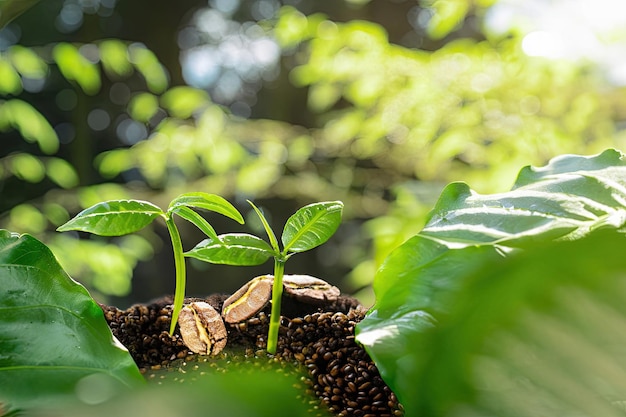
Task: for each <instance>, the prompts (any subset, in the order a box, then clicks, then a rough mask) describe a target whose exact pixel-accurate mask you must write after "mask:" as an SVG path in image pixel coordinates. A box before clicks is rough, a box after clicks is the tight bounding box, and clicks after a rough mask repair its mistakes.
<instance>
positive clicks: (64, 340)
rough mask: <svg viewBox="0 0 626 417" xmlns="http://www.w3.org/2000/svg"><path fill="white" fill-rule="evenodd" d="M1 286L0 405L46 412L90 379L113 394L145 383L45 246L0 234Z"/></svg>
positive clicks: (94, 307)
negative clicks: (42, 408)
mask: <svg viewBox="0 0 626 417" xmlns="http://www.w3.org/2000/svg"><path fill="white" fill-rule="evenodd" d="M0 287H1V288H2V291H0V352H1V354H0V386H1V387H2V389H1V390H0V402H2V403H5V404H7V403H8V404H10V405H11V406H13V407H19V408H25V407H34V406H44V405H45V406H48V405H50V404H51V402H53V401H55V400H59V399H60V397H64V398H65V397H72V396H73V395H74V392H75V391H74V388H75V386H76V384H77V383H79V381H81V380H82V379H83V378H85V377H90V376H91V375H93V374H97V375H101V376H102V378H104V379H107V380H108V381H109V383H112V384H113V385H114V386H115V387H116V389H118V390H120V389H126V388H127V387H133V386H137V385H140V384H142V382H143V377H142V376H141V374H140V373H139V370H138V369H137V366H136V365H135V363H134V362H133V360H132V358H131V357H130V355H129V354H128V351H126V350H125V349H124V348H122V347H121V345H120V344H119V342H117V341H116V340H115V339H114V338H113V336H112V335H111V332H110V330H109V328H108V326H107V323H106V321H105V320H104V315H103V313H102V310H101V309H100V307H99V306H98V304H97V303H96V302H95V301H94V300H93V299H92V298H91V297H90V296H89V294H88V293H87V290H85V288H84V287H83V286H81V285H80V284H78V283H76V282H75V281H73V280H72V279H71V278H70V277H69V276H68V275H67V274H66V273H65V272H64V271H63V269H61V267H60V266H59V264H58V263H57V261H56V259H55V257H54V255H53V254H52V252H50V250H49V249H48V248H47V247H46V246H45V245H44V244H43V243H41V242H39V241H38V240H36V239H35V238H33V237H31V236H29V235H22V236H18V235H17V234H12V233H9V232H7V231H6V230H0Z"/></svg>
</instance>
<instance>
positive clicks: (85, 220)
mask: <svg viewBox="0 0 626 417" xmlns="http://www.w3.org/2000/svg"><path fill="white" fill-rule="evenodd" d="M164 215H165V213H163V211H162V210H161V209H160V208H159V207H157V206H155V205H154V204H152V203H149V202H147V201H139V200H110V201H104V202H102V203H98V204H96V205H94V206H91V207H89V208H87V209H85V210H83V211H81V212H80V213H78V214H77V215H76V217H74V218H73V219H71V220H70V221H69V222H67V223H65V224H63V225H61V226H59V228H58V229H57V230H58V231H59V232H67V231H69V230H79V231H81V232H89V233H93V234H96V235H99V236H122V235H127V234H129V233H133V232H136V231H138V230H141V229H143V228H144V227H145V226H147V225H149V224H150V223H152V221H153V220H154V219H155V218H156V217H158V216H164Z"/></svg>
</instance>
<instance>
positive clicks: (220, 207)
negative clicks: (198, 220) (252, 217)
mask: <svg viewBox="0 0 626 417" xmlns="http://www.w3.org/2000/svg"><path fill="white" fill-rule="evenodd" d="M181 206H185V207H195V208H201V209H204V210H209V211H214V212H216V213H219V214H222V215H224V216H226V217H228V218H231V219H233V220H235V221H236V222H238V223H239V224H243V223H244V220H243V216H242V215H241V213H239V211H238V210H237V209H236V208H235V207H234V206H233V205H232V204H230V203H229V202H228V201H227V200H226V199H224V198H223V197H220V196H218V195H215V194H208V193H186V194H181V195H179V196H178V197H176V198H175V199H174V200H172V202H171V203H170V206H169V208H168V212H171V211H172V210H175V209H176V208H178V207H181Z"/></svg>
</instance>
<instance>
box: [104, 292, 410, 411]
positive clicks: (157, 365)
mask: <svg viewBox="0 0 626 417" xmlns="http://www.w3.org/2000/svg"><path fill="white" fill-rule="evenodd" d="M227 297H228V296H227V295H212V296H209V297H207V298H206V299H198V298H189V299H186V300H185V303H190V302H193V301H204V302H207V303H209V304H211V306H213V307H214V308H215V309H216V310H218V311H221V309H222V305H223V303H224V300H225V299H226V298H227ZM101 307H102V309H103V311H104V313H105V317H106V320H107V322H108V323H109V326H110V328H111V330H112V332H113V334H114V335H115V337H117V338H118V339H119V341H120V342H121V343H122V344H123V345H124V346H126V348H127V349H128V350H129V352H130V354H131V356H132V357H133V359H134V360H135V362H136V363H137V366H138V367H139V368H140V370H141V371H142V373H144V375H145V376H146V378H147V379H149V380H154V379H157V380H158V379H159V378H164V375H163V372H174V373H178V374H179V375H180V376H174V379H176V378H179V379H180V380H181V381H182V380H184V379H185V378H187V379H189V378H193V376H192V375H190V373H189V372H187V371H182V372H181V371H180V370H181V369H183V368H184V369H188V368H187V367H189V366H191V368H192V369H200V370H201V372H208V371H211V369H212V370H217V371H228V369H232V368H233V367H241V366H255V367H265V366H280V367H281V369H282V370H283V371H284V372H285V373H296V374H297V373H299V372H302V375H303V377H302V378H300V380H301V382H302V387H301V388H302V389H303V392H305V393H306V394H308V395H305V396H303V398H305V397H306V398H314V400H313V401H311V400H308V401H309V402H310V403H311V404H310V406H311V409H312V410H315V409H326V410H329V411H330V412H331V414H332V415H336V416H363V417H373V416H387V417H391V416H402V415H403V414H404V412H403V409H402V405H401V404H400V403H399V402H398V399H397V398H396V396H395V394H394V393H393V392H392V391H391V390H390V389H389V387H388V386H387V385H386V384H385V382H384V381H383V380H382V378H381V377H380V374H379V372H378V369H377V368H376V366H375V365H374V363H373V361H372V360H371V359H370V357H369V355H368V354H367V352H365V350H364V349H363V348H362V347H361V346H360V345H358V344H357V343H356V342H355V340H354V327H355V325H356V324H357V323H358V322H359V321H360V320H361V319H362V318H363V316H364V313H365V310H364V309H363V308H362V307H361V306H360V305H359V303H358V301H357V300H356V299H354V298H351V297H345V296H341V297H339V298H338V299H337V300H334V301H329V302H328V303H326V304H325V305H323V306H319V305H317V306H313V305H309V304H305V303H302V302H300V301H298V300H294V299H292V298H289V297H284V298H283V301H282V313H283V318H282V321H281V328H280V332H279V339H278V348H277V352H276V354H275V355H269V354H267V353H266V352H265V350H264V349H265V347H266V336H267V331H268V328H269V306H268V307H267V308H266V309H265V310H263V311H261V312H260V313H259V314H257V315H256V316H254V317H252V318H250V319H248V320H247V321H245V322H243V323H238V324H233V325H228V324H227V325H226V327H227V330H228V342H227V345H226V348H225V349H224V351H223V352H222V353H221V354H220V355H218V357H217V358H207V357H202V356H199V355H195V354H193V352H190V351H189V349H187V347H186V346H185V345H184V343H183V341H182V338H181V336H180V333H179V331H178V329H177V330H176V331H175V333H174V335H173V336H170V335H169V333H168V331H169V326H170V320H171V315H172V299H171V298H170V297H165V298H163V299H159V300H156V301H154V302H152V303H149V304H145V305H144V304H141V305H134V306H132V307H130V308H128V309H126V310H120V309H117V308H115V307H111V306H106V305H102V306H101ZM201 372H200V373H201Z"/></svg>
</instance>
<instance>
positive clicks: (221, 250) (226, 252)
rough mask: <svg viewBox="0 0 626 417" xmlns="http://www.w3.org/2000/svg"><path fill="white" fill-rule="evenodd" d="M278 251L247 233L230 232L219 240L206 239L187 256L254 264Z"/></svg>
mask: <svg viewBox="0 0 626 417" xmlns="http://www.w3.org/2000/svg"><path fill="white" fill-rule="evenodd" d="M276 255H277V253H276V252H275V251H274V250H272V247H271V246H270V245H268V244H267V242H266V241H264V240H263V239H260V238H258V237H256V236H253V235H249V234H245V233H228V234H224V235H220V236H219V241H215V240H211V239H205V240H203V241H202V242H200V243H198V244H197V245H196V247H194V248H193V249H192V250H190V251H189V252H185V256H188V257H190V258H196V259H200V260H201V261H205V262H210V263H214V264H225V265H240V266H253V265H261V264H262V263H265V262H266V261H267V260H268V259H270V258H271V257H273V256H276Z"/></svg>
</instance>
